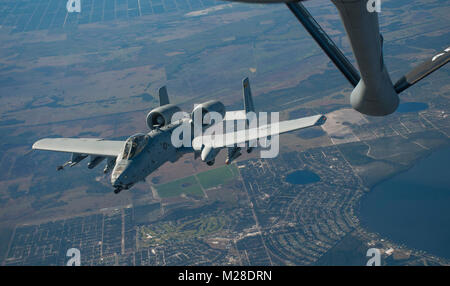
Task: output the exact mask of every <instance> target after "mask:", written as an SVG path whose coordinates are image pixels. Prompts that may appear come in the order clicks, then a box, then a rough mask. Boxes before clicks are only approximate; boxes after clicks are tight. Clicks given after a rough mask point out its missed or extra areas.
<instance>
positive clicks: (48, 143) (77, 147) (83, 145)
mask: <svg viewBox="0 0 450 286" xmlns="http://www.w3.org/2000/svg"><path fill="white" fill-rule="evenodd" d="M124 144H125V141H111V140H103V139H96V138H46V139H41V140H39V141H37V142H36V143H34V144H33V147H32V148H33V149H37V150H46V151H56V152H67V153H78V154H85V155H98V156H105V157H117V155H118V154H119V153H120V152H121V150H122V149H123V145H124Z"/></svg>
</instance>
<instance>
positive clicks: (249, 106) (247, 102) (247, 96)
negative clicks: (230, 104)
mask: <svg viewBox="0 0 450 286" xmlns="http://www.w3.org/2000/svg"><path fill="white" fill-rule="evenodd" d="M242 86H243V88H244V110H245V113H248V112H251V111H252V112H255V106H254V105H253V98H252V91H251V89H250V81H249V80H248V77H246V78H244V80H243V81H242Z"/></svg>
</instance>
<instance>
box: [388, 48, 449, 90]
mask: <svg viewBox="0 0 450 286" xmlns="http://www.w3.org/2000/svg"><path fill="white" fill-rule="evenodd" d="M449 61H450V47H449V48H447V49H445V50H443V51H442V52H440V53H438V54H437V55H435V56H433V57H431V58H429V59H427V60H425V61H424V62H423V63H421V64H420V65H418V66H417V67H415V68H414V69H413V70H412V71H410V72H409V73H407V74H406V75H405V76H403V77H402V78H401V79H399V80H398V81H397V82H396V83H395V86H394V87H395V91H396V92H397V93H400V92H402V91H404V90H405V89H407V88H409V87H411V86H412V85H414V84H416V83H417V82H419V81H420V80H421V79H423V78H425V77H427V76H428V75H430V74H431V73H432V72H434V71H435V70H438V69H439V68H441V67H443V66H444V65H445V64H447V63H448V62H449Z"/></svg>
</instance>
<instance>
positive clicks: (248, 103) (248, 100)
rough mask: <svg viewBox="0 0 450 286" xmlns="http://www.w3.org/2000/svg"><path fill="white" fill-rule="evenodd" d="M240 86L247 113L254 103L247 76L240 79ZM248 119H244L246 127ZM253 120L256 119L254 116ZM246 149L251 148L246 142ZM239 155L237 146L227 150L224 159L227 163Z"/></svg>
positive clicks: (248, 123)
mask: <svg viewBox="0 0 450 286" xmlns="http://www.w3.org/2000/svg"><path fill="white" fill-rule="evenodd" d="M242 86H243V88H244V110H245V114H246V115H247V114H248V113H249V112H255V113H256V111H255V105H254V104H253V98H252V90H251V89H250V81H249V80H248V77H246V78H244V80H243V81H242ZM250 120H251V119H249V118H247V120H246V127H249V126H250ZM253 120H257V119H256V118H255V119H253ZM245 145H246V150H247V153H250V152H252V150H253V148H252V147H249V144H248V143H246V144H245ZM239 149H240V148H239ZM240 155H241V153H240V152H239V150H238V149H237V148H235V149H233V150H230V149H229V150H228V159H227V161H226V164H229V163H230V162H231V160H233V159H235V158H237V157H239V156H240Z"/></svg>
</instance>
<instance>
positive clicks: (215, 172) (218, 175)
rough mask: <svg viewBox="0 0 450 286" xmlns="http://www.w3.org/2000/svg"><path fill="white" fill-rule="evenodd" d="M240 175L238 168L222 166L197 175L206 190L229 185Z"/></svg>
mask: <svg viewBox="0 0 450 286" xmlns="http://www.w3.org/2000/svg"><path fill="white" fill-rule="evenodd" d="M237 174H238V172H237V168H236V166H235V165H234V164H233V165H231V166H222V167H219V168H216V169H212V170H208V171H205V172H202V173H199V174H197V175H196V176H197V178H198V181H199V182H200V184H201V185H202V186H203V188H204V189H209V188H212V187H216V186H219V185H222V184H225V183H227V182H228V181H230V180H231V179H233V178H234V177H235V176H236V175H237Z"/></svg>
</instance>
